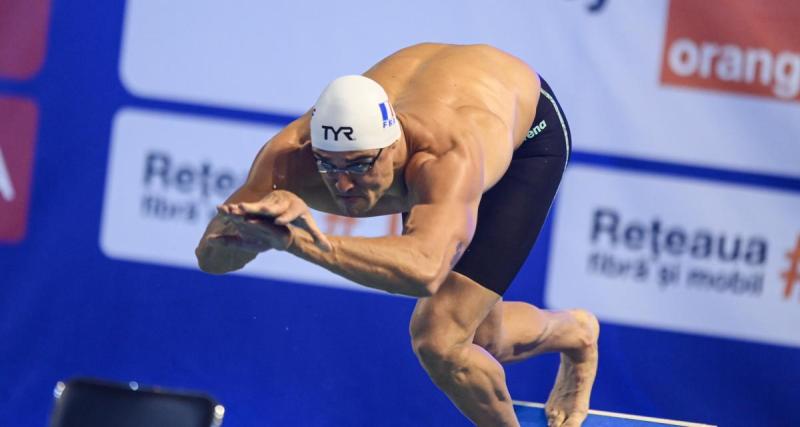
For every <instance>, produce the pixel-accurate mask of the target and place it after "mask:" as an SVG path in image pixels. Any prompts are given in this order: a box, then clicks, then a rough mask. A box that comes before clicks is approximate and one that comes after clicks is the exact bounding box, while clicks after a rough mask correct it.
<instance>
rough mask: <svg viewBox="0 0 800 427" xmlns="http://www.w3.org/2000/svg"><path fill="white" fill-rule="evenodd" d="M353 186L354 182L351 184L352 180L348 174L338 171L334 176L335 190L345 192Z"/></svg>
mask: <svg viewBox="0 0 800 427" xmlns="http://www.w3.org/2000/svg"><path fill="white" fill-rule="evenodd" d="M354 186H355V184H353V180H352V179H350V175H347V174H346V173H340V174H339V176H337V177H336V190H338V191H339V193H347V192H348V191H350V190H351V189H352V188H353V187H354Z"/></svg>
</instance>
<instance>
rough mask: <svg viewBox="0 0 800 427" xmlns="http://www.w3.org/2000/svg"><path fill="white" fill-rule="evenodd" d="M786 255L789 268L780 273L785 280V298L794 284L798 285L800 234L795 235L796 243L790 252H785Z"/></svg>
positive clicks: (799, 281) (799, 284)
mask: <svg viewBox="0 0 800 427" xmlns="http://www.w3.org/2000/svg"><path fill="white" fill-rule="evenodd" d="M786 257H787V258H789V269H788V270H786V271H784V272H783V273H782V274H781V277H783V278H784V279H785V280H786V288H785V289H784V291H783V296H784V298H786V299H789V297H790V296H791V295H792V289H793V288H794V287H795V286H798V287H800V236H797V245H795V247H794V249H793V250H792V251H790V252H786Z"/></svg>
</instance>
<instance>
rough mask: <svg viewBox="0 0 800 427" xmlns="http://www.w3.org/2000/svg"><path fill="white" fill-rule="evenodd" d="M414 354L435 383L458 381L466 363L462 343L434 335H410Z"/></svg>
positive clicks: (466, 356)
mask: <svg viewBox="0 0 800 427" xmlns="http://www.w3.org/2000/svg"><path fill="white" fill-rule="evenodd" d="M412 345H413V348H414V354H416V355H417V359H418V360H419V362H420V364H421V365H422V366H423V367H424V368H425V370H426V371H427V372H428V375H430V377H431V379H433V381H434V382H436V383H437V384H439V383H442V382H452V381H453V380H455V381H458V378H459V376H461V375H463V374H464V370H465V369H466V365H467V358H468V349H467V348H466V346H465V345H464V344H461V343H452V342H448V340H447V339H443V338H442V337H435V336H425V337H418V338H415V337H412Z"/></svg>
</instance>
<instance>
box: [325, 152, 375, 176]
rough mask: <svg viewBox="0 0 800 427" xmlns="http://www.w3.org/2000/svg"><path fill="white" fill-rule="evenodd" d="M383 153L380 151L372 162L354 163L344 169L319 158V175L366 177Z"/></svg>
mask: <svg viewBox="0 0 800 427" xmlns="http://www.w3.org/2000/svg"><path fill="white" fill-rule="evenodd" d="M382 152H383V148H381V149H380V150H378V154H376V155H375V157H373V158H372V161H371V162H369V163H363V162H362V163H353V164H350V165H347V166H345V167H343V168H337V167H336V166H334V165H332V164H331V163H330V162H328V161H325V160H322V159H320V158H319V157H315V159H316V161H317V170H318V171H319V173H343V174H346V175H364V174H365V173H367V172H369V171H370V169H372V167H373V166H375V162H377V161H378V158H379V157H380V156H381V153H382Z"/></svg>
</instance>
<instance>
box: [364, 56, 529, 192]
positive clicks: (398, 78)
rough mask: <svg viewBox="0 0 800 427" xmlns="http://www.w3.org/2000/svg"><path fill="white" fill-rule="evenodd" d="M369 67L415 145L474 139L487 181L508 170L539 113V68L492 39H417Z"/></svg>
mask: <svg viewBox="0 0 800 427" xmlns="http://www.w3.org/2000/svg"><path fill="white" fill-rule="evenodd" d="M364 75H365V76H367V77H370V78H372V79H374V80H376V81H378V82H379V83H380V84H381V85H382V86H383V87H384V88H385V89H386V92H387V93H388V95H389V101H390V102H391V103H392V104H393V106H394V108H395V110H396V111H397V113H398V116H399V117H400V118H401V119H402V122H403V131H404V132H405V134H406V137H407V139H408V140H409V141H410V145H411V146H412V151H414V152H426V153H430V154H431V155H433V156H435V157H438V156H439V155H441V154H443V153H444V152H447V151H448V150H451V149H452V148H453V144H462V143H466V144H472V145H475V147H472V149H470V150H469V151H472V152H480V153H483V154H481V155H479V156H480V157H481V160H480V161H479V162H480V163H482V169H483V171H484V179H483V183H484V189H486V188H489V187H491V186H492V185H493V184H494V183H495V182H497V180H499V179H500V178H501V177H502V176H503V174H504V173H505V170H506V168H507V167H508V164H509V162H510V161H511V156H512V154H513V152H514V150H515V149H516V148H517V147H518V146H519V145H520V144H521V143H522V141H523V140H524V139H525V135H526V134H527V132H528V130H529V128H530V124H531V122H532V120H533V118H534V116H535V114H536V104H537V102H538V95H539V78H538V76H537V75H536V73H535V71H534V70H532V69H531V68H530V67H529V66H528V65H527V64H525V63H524V62H522V61H521V60H519V59H518V58H516V57H514V56H512V55H509V54H507V53H505V52H503V51H501V50H499V49H496V48H493V47H491V46H487V45H466V46H461V45H446V44H435V43H424V44H419V45H414V46H411V47H408V48H405V49H402V50H400V51H398V52H396V53H394V54H392V55H390V56H389V57H387V58H385V59H383V60H382V61H380V62H379V63H377V64H376V65H375V66H373V67H372V68H371V69H370V70H368V71H367V72H366V73H364ZM475 150H477V151H475Z"/></svg>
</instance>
